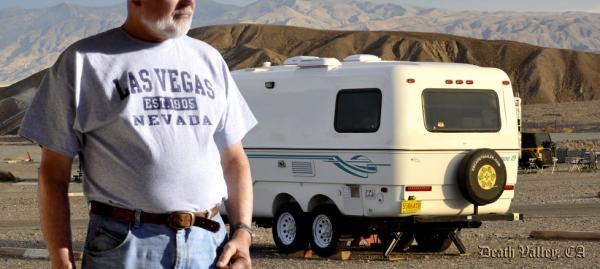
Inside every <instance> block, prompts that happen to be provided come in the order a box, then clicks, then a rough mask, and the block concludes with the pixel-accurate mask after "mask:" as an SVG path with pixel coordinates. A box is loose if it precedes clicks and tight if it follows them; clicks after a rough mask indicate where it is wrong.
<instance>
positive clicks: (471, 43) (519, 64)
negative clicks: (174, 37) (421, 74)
mask: <svg viewBox="0 0 600 269" xmlns="http://www.w3.org/2000/svg"><path fill="white" fill-rule="evenodd" d="M190 36H192V37H194V38H198V39H201V40H204V41H206V42H208V43H210V44H211V45H213V46H214V47H216V48H217V49H219V51H221V53H223V56H224V57H225V59H226V61H227V62H228V64H229V66H230V67H231V68H232V69H240V68H246V67H255V66H259V65H261V64H262V63H263V62H265V61H270V62H273V63H274V64H281V63H282V62H283V61H284V60H285V59H286V58H288V57H291V56H297V55H314V56H321V57H335V58H338V59H342V58H344V57H346V56H348V55H351V54H359V53H364V54H374V55H378V56H380V57H381V58H383V59H385V60H408V61H435V62H459V63H471V64H475V65H479V66H487V67H497V68H500V69H502V70H504V71H505V72H506V73H508V74H509V76H510V77H511V80H512V81H513V84H514V89H515V92H517V93H519V95H520V96H521V97H522V98H523V101H524V103H525V104H543V103H547V104H554V103H563V102H565V103H566V102H577V101H590V100H600V87H598V86H597V85H600V55H598V54H594V53H587V52H576V51H570V50H561V49H550V48H541V47H537V46H533V45H528V44H523V43H517V42H512V41H484V40H477V39H470V38H464V37H458V36H451V35H442V34H427V33H414V32H364V31H325V30H314V29H308V28H299V27H289V26H274V25H256V24H236V25H222V26H209V27H203V28H197V29H194V30H192V31H191V32H190ZM42 75H43V72H41V73H38V74H36V75H33V76H31V77H29V78H28V79H26V80H23V81H21V82H19V83H16V84H14V85H11V86H9V87H5V88H0V102H6V104H9V103H10V105H7V106H6V107H10V109H8V108H7V110H10V111H4V112H3V111H0V123H2V122H4V121H5V120H6V119H7V117H9V116H10V115H15V114H18V113H19V111H23V110H24V108H25V107H27V105H28V104H29V102H30V97H31V96H32V94H33V92H34V91H35V85H37V83H39V80H40V79H41V77H42ZM589 107H590V109H592V110H594V106H589ZM567 113H568V112H564V113H563V114H567ZM2 115H4V116H3V117H4V118H2ZM565 119H566V118H565ZM589 119H595V117H591V118H589ZM568 124H569V123H568V122H565V127H566V126H569V125H568ZM578 124H582V125H586V126H587V127H586V128H585V129H586V130H588V131H591V130H594V128H593V126H595V125H597V124H596V123H595V122H594V123H591V124H588V123H581V122H580V123H578ZM5 125H6V124H5ZM7 126H8V125H7ZM590 126H591V127H590ZM4 128H8V127H6V126H5V127H4ZM576 129H577V128H576ZM5 132H7V131H6V130H5ZM2 133H3V132H2V126H0V134H2Z"/></svg>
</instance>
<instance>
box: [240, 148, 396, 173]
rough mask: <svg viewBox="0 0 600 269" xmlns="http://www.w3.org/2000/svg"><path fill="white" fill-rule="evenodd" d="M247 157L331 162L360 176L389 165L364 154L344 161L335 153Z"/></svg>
mask: <svg viewBox="0 0 600 269" xmlns="http://www.w3.org/2000/svg"><path fill="white" fill-rule="evenodd" d="M248 158H249V159H278V160H282V159H283V160H315V161H323V162H326V163H331V164H333V165H335V166H336V167H337V168H339V169H340V170H342V171H344V172H346V173H348V174H350V175H353V176H356V177H360V178H368V177H369V175H370V174H376V173H377V171H378V170H377V167H378V166H391V165H390V164H378V163H373V162H372V161H371V160H370V159H369V158H367V157H366V156H364V155H356V156H353V157H352V158H350V160H347V161H344V160H343V159H342V158H340V156H337V155H280V154H248Z"/></svg>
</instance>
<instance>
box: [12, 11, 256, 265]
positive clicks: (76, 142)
mask: <svg viewBox="0 0 600 269" xmlns="http://www.w3.org/2000/svg"><path fill="white" fill-rule="evenodd" d="M194 9H195V1H194V0H129V1H128V16H127V20H126V22H125V23H124V25H123V26H122V27H121V28H117V29H112V30H109V31H107V32H104V33H101V34H99V35H96V36H93V37H89V38H86V39H84V40H81V41H79V42H77V43H75V44H74V45H72V46H71V47H69V48H68V49H67V50H66V51H65V52H63V54H62V55H61V56H60V57H59V59H58V60H57V62H56V63H55V64H54V66H52V67H51V68H50V69H49V70H48V73H47V75H46V77H45V78H44V80H43V81H42V83H41V85H40V87H39V90H38V93H37V95H36V97H35V98H34V101H33V102H32V105H31V108H30V111H29V112H28V113H27V115H26V117H25V119H24V120H23V123H22V126H21V130H20V134H21V135H22V136H24V137H26V138H29V139H31V140H33V141H36V142H37V143H39V144H40V145H41V146H42V147H43V150H42V162H41V164H40V169H39V206H40V217H41V224H42V230H43V234H44V239H45V241H46V245H47V247H48V251H49V254H50V257H51V263H52V267H53V268H74V267H75V264H74V258H73V253H72V247H71V245H72V243H71V241H72V240H71V227H70V220H69V216H70V212H69V200H68V197H67V193H68V186H69V179H70V171H71V164H72V158H73V157H74V156H75V155H79V158H80V161H81V164H82V168H83V172H84V181H83V187H84V192H85V195H86V198H87V199H88V201H89V202H90V223H89V227H88V235H87V239H86V243H85V250H84V259H83V263H82V264H83V267H84V268H103V269H106V268H209V267H210V268H212V267H215V266H216V267H219V268H224V267H229V266H230V267H231V268H250V267H251V261H250V255H249V246H250V243H251V236H252V235H253V233H252V231H251V228H250V226H249V225H250V223H251V214H252V213H251V212H252V183H251V179H250V170H249V165H248V160H247V157H246V155H245V153H244V150H243V147H242V145H241V142H240V141H241V139H242V138H243V136H244V135H245V134H246V133H247V132H248V131H249V130H250V129H251V128H252V127H253V126H254V125H255V124H256V120H255V119H254V116H253V115H252V113H251V112H250V110H249V108H248V106H247V104H246V102H245V101H244V99H243V97H242V96H241V94H240V93H239V90H238V88H237V86H236V84H235V82H234V81H233V79H232V77H231V75H230V74H229V70H228V68H227V65H226V64H225V61H224V60H223V58H222V57H221V55H220V54H219V53H218V51H216V50H215V49H213V48H212V47H210V46H209V45H207V44H206V43H204V42H201V41H198V40H195V39H192V38H190V37H187V36H185V34H186V33H187V31H188V30H189V27H190V24H191V17H192V13H193V11H194ZM225 198H226V199H225ZM223 200H225V207H226V210H227V212H228V217H229V223H230V224H232V225H231V226H230V227H231V230H232V231H231V232H230V235H231V237H230V238H229V241H226V238H227V236H226V234H225V229H224V225H223V222H222V220H221V217H220V216H219V215H218V204H219V203H221V202H222V201H223ZM219 253H221V254H219Z"/></svg>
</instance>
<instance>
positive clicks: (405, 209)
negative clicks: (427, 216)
mask: <svg viewBox="0 0 600 269" xmlns="http://www.w3.org/2000/svg"><path fill="white" fill-rule="evenodd" d="M419 211H421V201H420V200H403V201H402V208H401V209H400V213H402V214H411V213H417V212H419Z"/></svg>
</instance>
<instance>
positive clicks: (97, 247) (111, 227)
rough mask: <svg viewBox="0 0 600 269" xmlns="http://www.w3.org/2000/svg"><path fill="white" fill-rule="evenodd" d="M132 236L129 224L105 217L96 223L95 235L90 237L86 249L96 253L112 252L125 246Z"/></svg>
mask: <svg viewBox="0 0 600 269" xmlns="http://www.w3.org/2000/svg"><path fill="white" fill-rule="evenodd" d="M130 237H131V229H130V227H129V224H127V223H123V222H120V221H115V220H110V219H104V220H102V221H100V222H99V223H98V224H97V225H96V227H95V229H94V231H93V235H92V236H91V237H90V238H88V241H87V242H86V245H85V250H86V251H87V252H88V253H91V254H95V255H98V254H108V253H112V252H114V251H116V250H118V249H119V248H121V247H122V246H124V245H125V244H126V243H127V242H128V241H129V238H130Z"/></svg>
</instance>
